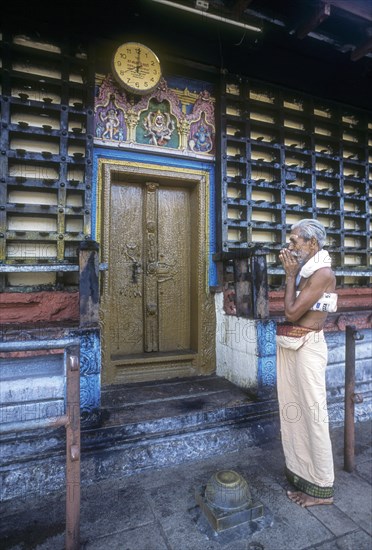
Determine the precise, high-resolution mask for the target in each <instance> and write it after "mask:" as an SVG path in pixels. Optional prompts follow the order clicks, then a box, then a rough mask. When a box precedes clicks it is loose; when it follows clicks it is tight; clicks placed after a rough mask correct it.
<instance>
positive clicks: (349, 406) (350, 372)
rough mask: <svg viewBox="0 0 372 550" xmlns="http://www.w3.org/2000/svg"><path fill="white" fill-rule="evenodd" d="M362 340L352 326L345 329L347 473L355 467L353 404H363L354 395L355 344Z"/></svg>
mask: <svg viewBox="0 0 372 550" xmlns="http://www.w3.org/2000/svg"><path fill="white" fill-rule="evenodd" d="M363 338H364V336H363V334H360V332H358V331H357V330H356V329H355V327H354V326H350V325H348V326H346V327H345V421H344V470H346V472H349V473H351V472H352V471H353V470H354V465H355V464H354V463H355V460H354V456H355V419H354V415H355V404H356V403H362V402H363V396H362V395H361V394H359V393H355V342H356V341H357V340H363Z"/></svg>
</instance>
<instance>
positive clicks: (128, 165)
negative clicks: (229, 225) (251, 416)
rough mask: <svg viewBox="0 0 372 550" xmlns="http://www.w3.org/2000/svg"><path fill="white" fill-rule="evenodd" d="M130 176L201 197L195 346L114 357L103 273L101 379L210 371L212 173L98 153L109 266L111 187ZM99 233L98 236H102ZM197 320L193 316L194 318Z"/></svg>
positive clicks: (109, 381) (99, 206)
mask: <svg viewBox="0 0 372 550" xmlns="http://www.w3.org/2000/svg"><path fill="white" fill-rule="evenodd" d="M115 178H116V181H117V179H118V178H122V179H123V181H125V179H126V178H127V179H128V180H131V181H135V180H137V181H141V182H145V181H156V182H157V183H158V184H159V185H160V186H161V185H170V184H172V185H175V184H179V185H182V186H183V187H189V188H190V189H192V190H193V191H192V192H193V193H196V201H197V213H196V216H197V228H196V235H197V240H198V243H197V262H196V264H197V266H198V267H197V276H196V278H195V280H196V284H197V292H196V295H197V300H198V304H197V314H196V316H194V319H196V324H197V326H196V327H193V329H194V330H195V334H196V338H195V342H196V346H195V349H194V350H193V352H190V353H187V354H185V353H183V354H177V353H174V354H170V355H169V356H168V357H165V356H162V355H159V357H157V358H154V357H149V358H145V359H144V358H143V357H142V358H138V359H137V358H134V359H133V358H128V359H125V361H123V360H120V361H117V360H115V359H114V358H112V353H111V350H110V338H108V335H107V331H108V326H109V324H108V322H107V316H108V315H109V311H108V304H109V299H108V298H109V292H110V289H109V274H108V272H102V273H101V307H100V321H101V335H102V381H103V384H120V383H127V382H128V383H129V382H138V381H146V380H158V379H168V378H173V377H187V376H198V375H207V374H211V373H213V372H214V371H215V308H214V301H213V297H212V295H211V293H210V292H209V286H208V258H209V254H208V253H209V249H208V246H209V215H208V211H209V173H208V171H205V170H202V169H200V170H198V169H189V168H187V169H185V168H184V167H176V166H160V165H159V166H158V165H155V164H149V163H139V162H132V161H121V160H115V159H99V161H98V189H97V191H98V192H97V228H98V230H97V239H98V240H99V241H100V243H101V261H102V262H104V263H107V264H108V269H109V270H110V250H109V246H110V223H102V220H109V219H110V193H111V185H112V181H113V179H115ZM98 237H100V238H98ZM194 322H195V321H194Z"/></svg>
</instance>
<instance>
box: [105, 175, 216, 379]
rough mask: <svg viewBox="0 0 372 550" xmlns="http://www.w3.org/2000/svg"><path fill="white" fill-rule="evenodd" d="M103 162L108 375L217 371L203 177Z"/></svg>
mask: <svg viewBox="0 0 372 550" xmlns="http://www.w3.org/2000/svg"><path fill="white" fill-rule="evenodd" d="M105 168H106V169H105V170H104V171H103V175H104V177H103V181H102V185H103V199H102V203H103V208H102V234H103V239H102V259H103V260H104V261H107V263H108V266H109V269H108V272H106V273H105V274H104V275H103V285H102V287H103V292H102V300H101V319H102V344H103V345H102V347H103V358H102V364H103V373H102V375H103V381H104V382H106V383H122V382H126V381H128V382H132V381H141V380H155V379H162V378H171V377H179V376H189V375H190V376H191V375H196V374H207V373H209V372H212V371H213V370H214V337H213V335H214V308H213V303H212V302H213V301H212V298H211V297H210V296H209V295H207V293H206V286H205V282H206V281H205V278H204V276H205V273H206V263H205V262H206V254H205V239H204V236H205V233H204V231H203V229H205V220H204V217H203V216H204V215H205V210H204V209H205V203H206V201H205V196H206V193H205V191H206V189H205V180H204V179H203V180H202V182H201V181H200V179H198V178H190V176H188V177H186V178H185V176H183V175H180V177H179V178H178V177H177V176H178V174H177V173H175V174H173V176H174V177H173V178H169V177H167V178H164V177H163V178H157V179H156V182H154V179H152V178H151V179H150V178H149V177H146V176H145V175H141V176H138V177H134V178H133V177H131V173H130V170H126V169H124V170H121V169H120V168H121V167H120V166H117V165H115V166H110V165H109V166H106V167H105ZM163 170H164V168H162V173H163ZM157 175H159V174H157ZM202 184H204V187H203V185H202ZM208 314H209V317H208V318H207V317H206V316H207V315H208ZM205 321H206V322H205ZM204 323H205V326H204ZM212 346H213V348H212Z"/></svg>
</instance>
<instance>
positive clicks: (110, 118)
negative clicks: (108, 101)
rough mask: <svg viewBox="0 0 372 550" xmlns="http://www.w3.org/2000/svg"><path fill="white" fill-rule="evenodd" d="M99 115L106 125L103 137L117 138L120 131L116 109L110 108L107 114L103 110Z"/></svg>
mask: <svg viewBox="0 0 372 550" xmlns="http://www.w3.org/2000/svg"><path fill="white" fill-rule="evenodd" d="M99 117H100V119H101V121H102V122H103V124H104V125H105V130H104V132H102V138H108V139H115V136H116V134H117V133H118V132H119V124H120V121H119V118H118V115H117V112H116V110H115V109H108V110H107V112H106V114H103V112H102V111H101V112H100V113H99Z"/></svg>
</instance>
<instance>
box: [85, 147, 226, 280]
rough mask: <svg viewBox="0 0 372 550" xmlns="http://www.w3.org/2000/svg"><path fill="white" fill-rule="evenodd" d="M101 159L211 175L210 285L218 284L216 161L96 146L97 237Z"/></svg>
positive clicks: (94, 221)
mask: <svg viewBox="0 0 372 550" xmlns="http://www.w3.org/2000/svg"><path fill="white" fill-rule="evenodd" d="M100 159H107V160H119V161H129V162H139V163H141V162H142V163H146V164H154V165H156V166H169V167H173V166H174V167H178V168H179V167H181V168H184V169H185V170H187V169H193V170H203V171H205V172H208V175H209V182H210V188H209V243H207V251H208V259H209V262H208V263H209V274H208V275H209V277H208V279H209V285H210V286H215V285H217V267H216V264H215V263H214V261H213V260H212V257H213V254H214V253H215V251H216V219H215V211H216V209H215V204H216V197H215V169H214V162H211V161H209V160H199V159H195V160H192V159H189V158H187V159H182V158H178V157H171V156H165V155H156V154H153V153H143V152H139V151H127V150H118V149H109V148H107V149H106V148H103V147H96V148H95V149H94V153H93V189H92V235H93V238H94V239H96V238H97V233H96V232H97V217H96V208H97V181H98V162H99V160H100Z"/></svg>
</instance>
